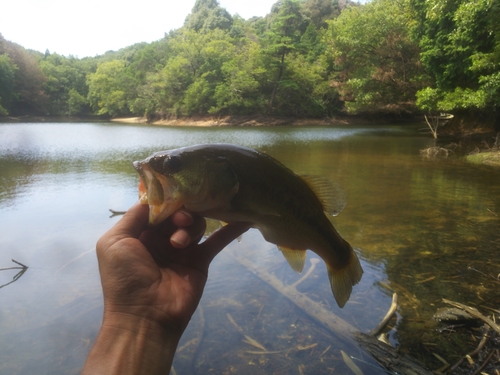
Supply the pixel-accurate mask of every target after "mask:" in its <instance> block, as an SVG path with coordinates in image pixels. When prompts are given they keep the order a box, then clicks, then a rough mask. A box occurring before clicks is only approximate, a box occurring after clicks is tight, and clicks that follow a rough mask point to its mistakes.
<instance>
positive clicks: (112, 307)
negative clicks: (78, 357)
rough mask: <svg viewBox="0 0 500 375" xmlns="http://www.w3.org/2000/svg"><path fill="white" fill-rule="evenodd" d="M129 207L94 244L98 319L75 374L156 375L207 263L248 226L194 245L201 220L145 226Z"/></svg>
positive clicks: (181, 218)
mask: <svg viewBox="0 0 500 375" xmlns="http://www.w3.org/2000/svg"><path fill="white" fill-rule="evenodd" d="M148 210H149V208H148V206H146V205H141V204H136V205H134V206H133V207H131V208H130V209H129V210H128V211H127V213H126V214H125V216H124V217H122V218H121V219H120V221H118V223H116V224H115V226H113V228H111V229H110V230H109V231H108V232H107V233H105V234H104V235H103V236H102V237H101V238H100V239H99V241H98V243H97V258H98V261H99V272H100V275H101V283H102V288H103V295H104V317H103V323H102V327H101V331H100V332H99V335H98V337H97V340H96V343H95V344H94V346H93V348H92V350H91V352H90V354H89V357H88V358H87V362H86V364H85V367H84V369H83V372H82V374H93V375H96V374H108V375H109V374H129V373H130V374H156V373H158V374H160V373H165V371H166V370H168V369H169V368H170V366H171V363H172V360H173V356H174V353H175V349H176V346H177V343H178V340H179V339H180V337H181V335H182V333H183V331H184V329H185V328H186V326H187V324H188V322H189V320H190V319H191V316H192V315H193V313H194V311H195V310H196V307H197V306H198V303H199V301H200V298H201V295H202V293H203V288H204V286H205V283H206V280H207V275H208V267H209V265H210V262H211V261H212V259H213V258H214V257H215V256H216V255H217V254H218V253H219V252H220V251H221V250H222V249H223V248H224V247H225V246H226V245H228V244H229V243H230V242H231V241H233V240H234V239H235V238H237V237H238V236H240V235H241V234H242V233H243V232H245V231H246V230H247V229H248V228H249V227H248V226H247V225H244V224H241V225H233V224H230V225H227V226H224V227H223V228H221V229H219V230H218V231H216V232H214V233H213V234H212V235H211V236H210V237H209V238H207V239H206V240H205V241H204V242H203V243H201V244H198V242H199V241H200V239H201V238H202V236H203V233H204V231H205V220H204V219H203V218H201V217H199V216H192V215H191V214H189V213H186V212H182V211H178V212H176V213H175V214H173V215H172V216H171V217H170V218H169V219H167V220H166V221H165V222H163V223H161V224H159V225H158V226H155V227H148V215H149V211H148Z"/></svg>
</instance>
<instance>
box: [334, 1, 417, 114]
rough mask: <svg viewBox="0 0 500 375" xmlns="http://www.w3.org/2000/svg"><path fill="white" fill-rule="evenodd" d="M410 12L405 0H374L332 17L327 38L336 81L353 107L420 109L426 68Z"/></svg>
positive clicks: (365, 109) (352, 109)
mask: <svg viewBox="0 0 500 375" xmlns="http://www.w3.org/2000/svg"><path fill="white" fill-rule="evenodd" d="M410 16H411V13H410V12H409V8H408V6H407V4H406V3H405V1H404V0H401V1H393V0H374V1H373V2H371V3H368V4H366V5H364V6H359V7H350V8H347V9H345V10H344V11H343V12H342V14H341V15H340V16H339V17H338V18H336V19H335V20H333V21H330V22H329V28H328V32H327V33H326V35H325V43H326V44H327V46H328V47H327V55H328V56H329V58H331V59H332V61H333V62H334V65H335V66H334V70H335V72H334V74H333V75H332V81H331V84H332V86H334V87H336V88H337V89H338V90H339V92H340V94H341V97H342V99H343V100H344V101H345V106H346V109H347V111H348V112H351V113H359V112H391V113H402V112H408V111H410V112H411V111H414V109H415V93H416V91H417V90H418V89H420V88H421V81H422V79H423V76H422V73H423V71H422V68H421V65H420V61H419V49H418V46H417V45H416V44H415V43H414V42H412V40H411V38H410V29H409V23H410V22H411V17H410Z"/></svg>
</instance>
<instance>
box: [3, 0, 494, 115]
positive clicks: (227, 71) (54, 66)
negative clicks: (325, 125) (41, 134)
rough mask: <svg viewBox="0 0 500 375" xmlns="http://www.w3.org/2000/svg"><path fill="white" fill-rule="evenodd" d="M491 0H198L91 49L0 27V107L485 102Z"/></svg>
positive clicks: (310, 111)
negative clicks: (157, 30) (123, 40)
mask: <svg viewBox="0 0 500 375" xmlns="http://www.w3.org/2000/svg"><path fill="white" fill-rule="evenodd" d="M498 19H500V0H373V1H372V2H369V3H366V4H363V5H361V4H359V3H353V2H350V1H349V0H348V1H344V0H343V1H342V2H340V1H338V0H278V1H277V2H276V3H275V4H274V5H273V7H272V9H271V12H270V13H269V14H268V15H267V16H266V17H260V18H257V17H254V18H252V19H249V20H244V19H242V18H241V17H239V16H238V15H234V16H232V15H230V14H229V13H228V12H227V11H226V10H225V9H224V8H222V7H220V5H219V3H218V1H217V0H197V1H196V3H195V5H194V7H193V9H192V12H191V14H189V15H188V16H187V18H186V21H185V23H184V26H183V27H182V28H180V29H178V30H174V31H171V32H170V33H168V34H166V35H165V36H164V38H162V39H160V40H158V41H156V42H153V43H140V44H136V45H133V46H130V47H127V48H124V49H122V50H120V51H117V52H113V51H110V52H108V53H106V54H104V55H101V56H96V57H93V58H83V59H78V58H75V57H72V56H70V57H64V56H60V55H57V54H51V53H50V52H49V51H46V52H45V54H42V53H39V52H35V51H28V50H25V49H24V48H23V47H21V46H19V45H16V44H14V43H12V42H9V41H6V40H5V39H4V38H3V37H2V36H1V34H0V115H7V114H12V115H22V114H44V115H80V116H81V115H106V116H126V115H139V116H148V117H149V118H159V117H167V116H183V115H205V114H213V115H232V114H245V115H247V114H271V115H288V116H302V117H306V116H308V117H324V116H331V115H334V114H336V113H340V112H342V111H345V112H348V113H392V114H404V113H410V114H411V113H418V112H419V111H426V112H433V111H442V110H445V111H450V112H451V111H457V110H460V111H476V112H477V111H489V112H497V111H498V109H499V107H500V26H499V25H500V23H499V22H498Z"/></svg>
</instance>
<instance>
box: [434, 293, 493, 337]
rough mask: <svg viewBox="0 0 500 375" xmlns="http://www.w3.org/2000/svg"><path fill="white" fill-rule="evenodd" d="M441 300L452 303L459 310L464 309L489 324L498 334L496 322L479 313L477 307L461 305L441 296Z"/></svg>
mask: <svg viewBox="0 0 500 375" xmlns="http://www.w3.org/2000/svg"><path fill="white" fill-rule="evenodd" d="M443 302H444V303H447V304H448V305H452V306H454V307H456V308H459V309H461V310H464V311H465V312H467V313H469V314H470V315H472V316H473V317H474V318H477V319H481V320H482V321H483V322H485V323H486V324H487V325H489V326H490V327H491V328H493V329H494V330H495V332H496V333H498V334H500V326H499V325H498V324H496V323H495V322H494V321H493V320H491V319H490V318H487V317H486V316H484V315H483V314H481V313H480V312H479V311H478V310H477V309H475V308H473V307H470V306H466V305H462V304H461V303H458V302H454V301H450V300H447V299H444V298H443Z"/></svg>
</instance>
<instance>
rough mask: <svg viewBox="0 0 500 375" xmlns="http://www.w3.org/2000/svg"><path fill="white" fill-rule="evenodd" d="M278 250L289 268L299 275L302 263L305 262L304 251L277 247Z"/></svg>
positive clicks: (302, 266) (302, 267)
mask: <svg viewBox="0 0 500 375" xmlns="http://www.w3.org/2000/svg"><path fill="white" fill-rule="evenodd" d="M278 249H280V250H281V252H282V253H283V255H284V256H285V259H286V260H287V262H288V264H289V265H290V267H292V269H293V270H294V271H295V272H298V273H301V272H302V270H303V269H304V263H305V262H306V251H305V250H295V249H290V248H288V247H285V246H278Z"/></svg>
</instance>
